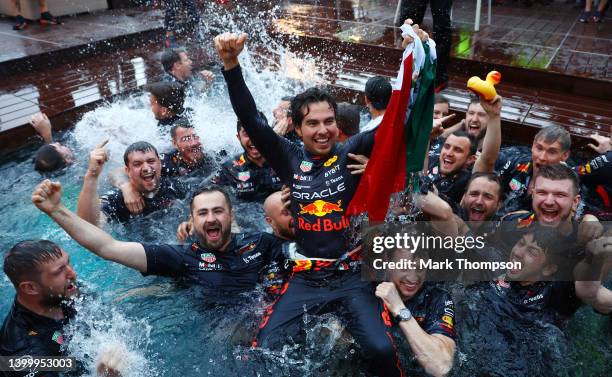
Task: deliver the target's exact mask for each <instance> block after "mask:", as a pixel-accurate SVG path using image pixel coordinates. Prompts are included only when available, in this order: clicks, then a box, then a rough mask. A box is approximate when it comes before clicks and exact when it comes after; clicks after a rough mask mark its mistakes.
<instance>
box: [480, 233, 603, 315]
mask: <svg viewBox="0 0 612 377" xmlns="http://www.w3.org/2000/svg"><path fill="white" fill-rule="evenodd" d="M560 239H563V235H562V234H560V233H559V232H558V231H557V230H556V229H553V228H548V227H541V226H536V227H534V228H532V229H530V230H529V232H528V233H526V234H525V235H523V237H522V238H520V239H519V241H518V242H517V243H516V245H515V246H514V247H513V248H512V252H511V254H510V261H517V262H520V263H521V268H518V269H511V270H508V271H507V273H506V274H505V275H504V276H501V277H500V278H499V279H497V280H495V281H494V282H492V283H491V286H492V287H493V289H494V291H495V293H497V294H498V295H499V296H501V297H504V299H505V300H507V301H508V302H510V303H512V304H513V305H516V306H517V307H519V308H520V309H522V310H531V311H544V310H551V311H553V312H556V313H557V314H559V315H561V316H562V317H565V318H568V317H571V316H572V315H573V314H574V312H575V311H576V310H577V309H578V308H579V307H580V305H581V304H582V301H581V299H583V300H584V301H585V302H586V303H588V304H589V305H591V306H593V307H594V308H595V309H596V310H598V311H600V312H601V313H602V314H608V313H610V312H611V311H612V292H611V291H610V290H608V289H606V288H605V287H603V286H602V285H601V282H600V281H599V279H597V281H595V282H590V281H576V282H574V281H553V280H554V276H555V274H557V273H558V272H559V271H561V270H562V268H563V265H564V264H565V263H566V261H567V255H568V254H569V253H568V250H567V248H568V247H567V245H566V246H565V247H563V246H560V243H559V240H560ZM602 241H603V242H600V243H597V242H596V243H591V244H589V246H588V247H587V255H588V256H589V257H588V258H585V260H583V261H581V262H580V263H579V264H578V266H576V268H575V269H574V272H578V271H580V270H585V269H586V270H588V269H591V266H589V265H591V264H593V265H596V264H597V262H599V263H600V262H601V261H602V260H603V259H605V257H606V255H607V257H608V258H609V256H610V255H611V253H612V243H610V238H609V237H607V238H605V239H603V240H602ZM588 259H591V260H593V259H596V262H595V263H593V262H588ZM599 265H600V266H601V264H599ZM578 276H579V275H578ZM597 277H598V278H599V274H598V275H597ZM592 283H594V285H595V286H596V289H594V290H592V287H589V286H590V285H591V284H592ZM592 291H595V292H596V293H595V294H594V295H589V294H587V292H592Z"/></svg>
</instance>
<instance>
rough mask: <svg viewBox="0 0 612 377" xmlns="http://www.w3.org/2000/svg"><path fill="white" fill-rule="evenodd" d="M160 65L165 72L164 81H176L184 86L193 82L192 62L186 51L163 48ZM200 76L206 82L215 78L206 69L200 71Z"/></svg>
mask: <svg viewBox="0 0 612 377" xmlns="http://www.w3.org/2000/svg"><path fill="white" fill-rule="evenodd" d="M161 65H162V67H163V69H164V72H165V73H164V81H168V82H177V83H179V84H181V85H183V86H185V87H186V88H187V87H188V86H190V85H193V84H194V81H195V77H194V75H193V62H192V61H191V59H189V56H188V55H187V51H185V50H183V49H180V48H170V49H167V50H165V51H164V52H163V53H162V55H161ZM200 76H201V78H202V79H204V81H207V82H210V81H212V80H213V79H214V78H215V77H214V75H213V73H212V72H211V71H208V70H203V71H201V72H200Z"/></svg>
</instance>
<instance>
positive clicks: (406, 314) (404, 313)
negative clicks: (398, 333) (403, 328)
mask: <svg viewBox="0 0 612 377" xmlns="http://www.w3.org/2000/svg"><path fill="white" fill-rule="evenodd" d="M410 318H412V313H411V312H410V309H408V308H403V309H400V311H399V312H398V313H397V315H396V316H395V322H397V323H400V322H402V321H409V320H410Z"/></svg>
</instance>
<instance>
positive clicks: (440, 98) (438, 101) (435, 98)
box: [434, 93, 449, 105]
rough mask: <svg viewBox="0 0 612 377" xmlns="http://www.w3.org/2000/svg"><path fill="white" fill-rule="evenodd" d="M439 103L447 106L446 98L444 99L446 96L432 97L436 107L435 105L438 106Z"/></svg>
mask: <svg viewBox="0 0 612 377" xmlns="http://www.w3.org/2000/svg"><path fill="white" fill-rule="evenodd" d="M439 103H445V104H447V105H448V104H449V102H448V98H446V96H445V95H443V94H440V93H436V94H435V95H434V104H436V105H437V104H439Z"/></svg>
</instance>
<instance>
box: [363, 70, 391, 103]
mask: <svg viewBox="0 0 612 377" xmlns="http://www.w3.org/2000/svg"><path fill="white" fill-rule="evenodd" d="M392 90H393V89H392V88H391V84H390V83H389V81H388V80H387V79H386V78H384V77H382V76H374V77H370V78H369V79H368V81H367V82H366V84H365V90H364V92H365V95H366V97H368V100H369V101H370V102H371V103H372V107H374V108H375V109H376V110H384V109H386V108H387V105H389V100H390V99H391V92H392Z"/></svg>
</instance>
